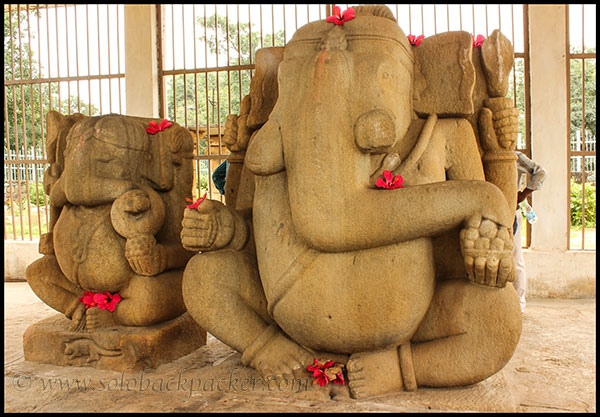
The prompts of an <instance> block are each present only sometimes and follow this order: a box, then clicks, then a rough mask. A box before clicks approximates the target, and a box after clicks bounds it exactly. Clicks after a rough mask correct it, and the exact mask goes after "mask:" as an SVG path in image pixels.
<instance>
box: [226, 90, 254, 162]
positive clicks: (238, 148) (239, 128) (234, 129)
mask: <svg viewBox="0 0 600 417" xmlns="http://www.w3.org/2000/svg"><path fill="white" fill-rule="evenodd" d="M249 112H250V96H245V97H244V98H243V99H242V103H241V105H240V114H239V116H238V115H235V114H230V115H229V116H227V121H226V122H225V133H224V135H223V142H225V145H227V148H229V150H230V151H231V152H243V151H244V150H245V149H246V147H247V146H248V141H249V140H250V135H251V133H252V131H251V129H250V128H249V127H248V124H247V120H248V113H249Z"/></svg>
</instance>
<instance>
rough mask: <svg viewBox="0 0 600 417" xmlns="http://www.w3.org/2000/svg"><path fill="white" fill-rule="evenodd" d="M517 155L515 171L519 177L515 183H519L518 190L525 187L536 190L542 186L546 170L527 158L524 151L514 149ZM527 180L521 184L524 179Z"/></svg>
mask: <svg viewBox="0 0 600 417" xmlns="http://www.w3.org/2000/svg"><path fill="white" fill-rule="evenodd" d="M514 152H515V155H517V158H518V159H517V172H518V174H519V178H518V180H517V183H518V184H519V190H523V189H524V188H525V187H527V188H529V189H530V190H533V191H537V190H539V189H541V188H542V184H544V180H545V179H546V170H545V169H544V168H543V167H542V166H541V165H539V164H536V163H535V162H533V161H532V160H531V159H529V158H527V156H525V154H524V153H522V152H519V151H514ZM525 179H526V180H527V183H526V184H523V182H524V180H525Z"/></svg>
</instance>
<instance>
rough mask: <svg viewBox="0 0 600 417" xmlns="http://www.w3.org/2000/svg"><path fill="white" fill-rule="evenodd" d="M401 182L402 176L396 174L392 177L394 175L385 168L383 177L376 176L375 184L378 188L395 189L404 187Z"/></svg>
mask: <svg viewBox="0 0 600 417" xmlns="http://www.w3.org/2000/svg"><path fill="white" fill-rule="evenodd" d="M403 182H404V178H402V177H401V176H400V175H396V176H395V177H394V175H393V174H392V173H391V172H390V171H388V170H387V169H386V170H385V171H383V178H378V179H377V182H376V183H375V185H376V186H377V187H379V188H385V189H388V190H395V189H396V188H402V187H404V185H402V183H403Z"/></svg>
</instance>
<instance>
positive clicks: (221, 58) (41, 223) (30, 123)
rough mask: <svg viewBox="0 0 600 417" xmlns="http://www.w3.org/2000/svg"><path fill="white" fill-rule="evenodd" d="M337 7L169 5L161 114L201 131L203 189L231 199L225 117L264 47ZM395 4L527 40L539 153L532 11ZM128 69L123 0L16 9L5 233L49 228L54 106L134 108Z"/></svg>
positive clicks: (419, 20) (406, 21) (520, 66)
mask: <svg viewBox="0 0 600 417" xmlns="http://www.w3.org/2000/svg"><path fill="white" fill-rule="evenodd" d="M333 6H334V5H332V4H329V5H325V4H320V5H315V4H309V5H293V4H291V5H290V4H286V5H282V4H274V5H265V4H251V5H205V4H200V5H162V6H160V7H157V18H158V19H157V22H158V24H159V25H160V27H159V29H160V30H159V31H158V33H159V40H158V43H157V47H158V49H159V54H158V55H159V74H160V77H159V82H160V89H159V95H160V97H161V101H160V116H161V117H164V118H169V119H172V120H175V121H177V122H178V123H180V124H182V125H184V126H186V127H187V128H188V129H190V132H191V133H192V135H193V136H194V137H195V139H196V156H195V159H196V192H197V193H201V192H202V193H203V192H205V191H206V192H208V193H209V194H210V198H217V199H218V198H221V199H222V197H219V195H220V194H219V192H218V191H217V190H216V188H215V187H214V184H213V183H212V178H211V174H212V173H213V171H214V169H215V168H216V167H217V166H218V165H219V164H220V163H221V162H223V161H224V160H225V159H226V158H227V156H228V154H229V152H228V150H227V148H226V147H225V146H224V144H223V143H222V135H223V133H224V122H225V118H226V116H227V115H228V114H230V113H237V112H238V111H239V103H240V101H241V99H242V98H243V97H244V96H245V95H246V94H247V93H248V90H249V84H250V80H251V78H252V76H253V70H254V54H255V52H256V49H258V48H260V47H269V46H283V45H284V44H285V43H286V42H287V41H289V39H290V38H291V36H292V35H293V33H294V32H295V30H296V29H297V28H299V27H301V26H303V25H304V24H306V23H308V22H311V21H315V20H320V19H324V18H325V17H326V16H328V15H330V14H331V10H332V8H333ZM340 6H341V7H342V9H343V8H344V7H345V8H347V7H351V5H345V6H344V5H340ZM388 7H390V9H391V10H392V12H393V13H394V14H395V16H396V17H397V19H398V22H399V24H400V25H401V27H402V28H403V29H404V31H405V32H406V33H407V34H415V35H419V34H423V35H425V36H430V35H432V34H435V33H440V32H444V31H447V30H465V31H469V32H471V33H473V34H474V35H477V34H483V35H485V36H487V35H489V34H490V33H491V32H492V31H493V30H494V29H496V28H500V29H501V30H502V32H503V33H504V34H505V35H506V36H507V37H508V38H509V39H510V40H511V42H512V43H513V45H514V47H515V58H516V59H515V66H514V71H513V73H512V74H513V75H512V78H511V85H512V88H511V92H510V93H509V94H510V95H511V97H513V98H514V100H515V104H516V106H517V107H518V108H519V110H520V114H521V121H520V128H521V129H520V130H521V135H520V138H519V145H518V147H519V148H520V149H523V150H524V151H525V152H526V153H527V154H530V146H529V143H530V139H529V131H530V129H529V83H528V80H529V76H528V73H529V64H528V58H527V57H528V50H527V48H528V44H527V42H526V41H525V40H526V39H528V35H527V14H526V13H527V7H526V6H523V5H504V4H503V5H418V4H417V5H396V4H392V5H388ZM7 19H8V20H7ZM7 22H12V23H10V24H6V23H7ZM7 28H8V31H9V32H10V33H7ZM49 51H50V53H48V52H49ZM7 54H8V55H7ZM7 57H8V60H7V59H6V58H7ZM123 67H124V36H123V5H20V6H19V5H5V86H4V103H5V114H4V119H5V140H4V144H5V153H4V154H5V196H7V198H5V239H6V238H13V239H29V240H32V239H36V238H38V237H39V233H40V231H41V232H45V231H46V230H45V227H46V226H45V224H46V222H47V199H46V196H45V195H44V194H43V191H42V188H41V184H42V173H43V170H44V168H45V164H46V155H45V120H44V118H45V114H46V113H47V112H48V110H50V109H54V110H59V111H61V112H62V113H65V114H70V113H74V112H82V113H84V114H86V115H97V114H105V113H109V112H115V113H123V114H124V113H126V109H125V103H124V100H123V98H124V90H125V83H124V77H125V74H124V68H123ZM37 203H39V209H38V208H37V207H38V206H37V205H36V204H37ZM28 227H29V228H28ZM527 242H529V239H527Z"/></svg>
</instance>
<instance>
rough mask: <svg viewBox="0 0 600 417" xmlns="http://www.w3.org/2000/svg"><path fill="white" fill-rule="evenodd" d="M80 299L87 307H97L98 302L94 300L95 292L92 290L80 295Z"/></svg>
mask: <svg viewBox="0 0 600 417" xmlns="http://www.w3.org/2000/svg"><path fill="white" fill-rule="evenodd" d="M79 301H80V302H81V303H83V304H85V308H86V309H88V308H90V307H96V303H95V302H94V293H93V292H90V291H86V292H84V293H83V297H79Z"/></svg>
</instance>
